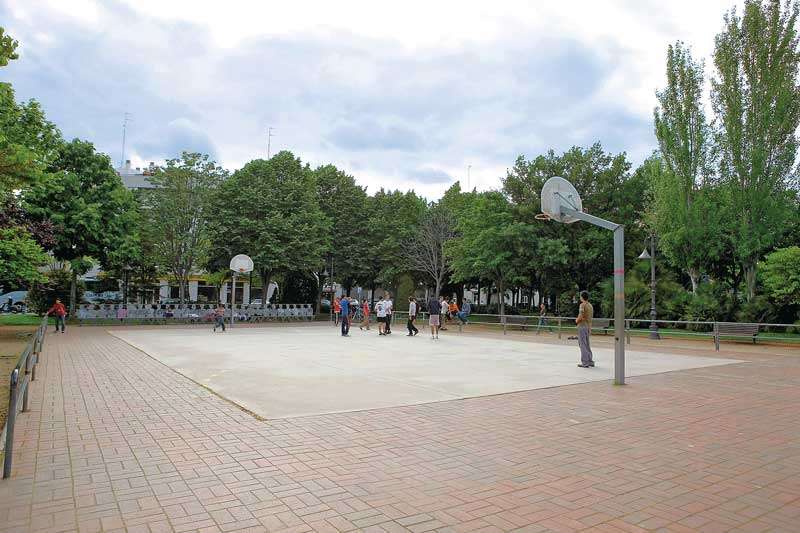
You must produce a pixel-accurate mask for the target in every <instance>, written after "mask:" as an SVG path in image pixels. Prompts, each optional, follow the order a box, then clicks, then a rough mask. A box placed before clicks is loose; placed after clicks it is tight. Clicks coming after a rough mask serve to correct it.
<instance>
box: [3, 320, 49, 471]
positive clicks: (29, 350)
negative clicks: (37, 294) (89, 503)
mask: <svg viewBox="0 0 800 533" xmlns="http://www.w3.org/2000/svg"><path fill="white" fill-rule="evenodd" d="M46 330H47V317H46V316H45V317H43V318H42V321H41V323H40V324H39V327H38V328H37V329H36V333H34V335H33V338H32V339H31V341H30V342H29V343H28V344H27V345H26V346H25V350H24V351H23V352H22V357H20V358H19V361H18V362H17V366H15V367H14V370H13V371H12V372H11V386H10V389H9V394H8V419H7V421H6V449H5V457H4V458H3V479H6V478H8V477H9V476H10V475H11V461H12V459H13V451H14V425H15V423H16V421H17V412H18V411H19V408H20V403H21V404H22V405H21V407H22V412H25V411H27V410H28V393H29V390H28V385H29V384H30V382H31V381H33V380H35V379H36V365H37V364H38V363H39V354H40V353H41V352H42V343H43V342H44V334H45V331H46ZM20 400H22V402H20Z"/></svg>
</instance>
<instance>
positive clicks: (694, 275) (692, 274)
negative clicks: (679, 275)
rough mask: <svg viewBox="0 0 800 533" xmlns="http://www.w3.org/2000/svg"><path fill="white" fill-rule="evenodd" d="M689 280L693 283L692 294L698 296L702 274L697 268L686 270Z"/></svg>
mask: <svg viewBox="0 0 800 533" xmlns="http://www.w3.org/2000/svg"><path fill="white" fill-rule="evenodd" d="M686 273H687V274H689V279H690V280H691V281H692V294H697V284H698V282H699V281H700V272H699V271H698V270H697V269H696V268H688V269H686Z"/></svg>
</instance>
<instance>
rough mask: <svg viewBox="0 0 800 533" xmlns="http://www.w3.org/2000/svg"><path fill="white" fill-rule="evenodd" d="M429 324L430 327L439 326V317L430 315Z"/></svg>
mask: <svg viewBox="0 0 800 533" xmlns="http://www.w3.org/2000/svg"><path fill="white" fill-rule="evenodd" d="M430 323H431V326H438V325H439V315H431V320H430Z"/></svg>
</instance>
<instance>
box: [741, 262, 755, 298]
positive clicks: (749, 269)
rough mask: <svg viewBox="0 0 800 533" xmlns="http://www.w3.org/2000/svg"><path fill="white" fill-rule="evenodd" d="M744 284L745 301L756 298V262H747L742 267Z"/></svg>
mask: <svg viewBox="0 0 800 533" xmlns="http://www.w3.org/2000/svg"><path fill="white" fill-rule="evenodd" d="M744 283H745V287H746V289H747V294H746V297H747V301H748V302H749V301H751V300H752V299H753V298H755V297H756V261H753V260H748V261H747V262H746V263H745V265H744Z"/></svg>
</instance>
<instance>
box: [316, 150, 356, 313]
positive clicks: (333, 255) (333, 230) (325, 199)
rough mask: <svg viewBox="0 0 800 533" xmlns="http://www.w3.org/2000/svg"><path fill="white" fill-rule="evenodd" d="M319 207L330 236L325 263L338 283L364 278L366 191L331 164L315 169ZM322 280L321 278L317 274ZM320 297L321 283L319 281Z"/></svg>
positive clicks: (349, 285) (350, 283) (347, 282)
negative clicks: (331, 268)
mask: <svg viewBox="0 0 800 533" xmlns="http://www.w3.org/2000/svg"><path fill="white" fill-rule="evenodd" d="M314 179H315V182H316V185H317V197H318V201H319V206H320V209H321V210H322V213H323V214H324V216H325V218H326V219H327V225H328V228H329V235H328V238H327V240H326V245H327V246H326V250H325V256H326V258H327V260H326V261H325V265H320V267H321V268H320V269H318V273H317V275H318V277H320V276H319V271H321V270H325V269H326V268H330V265H331V261H332V262H333V268H334V274H335V276H336V279H337V280H338V281H339V282H341V284H342V285H343V286H344V287H345V288H346V289H349V288H350V287H352V286H353V284H354V283H356V282H357V280H361V279H364V277H366V275H367V272H368V269H367V267H366V265H365V264H364V261H363V252H364V247H365V246H367V245H368V244H367V243H368V242H369V236H370V235H369V227H368V224H367V215H368V214H367V192H366V190H365V189H364V188H363V187H360V186H359V185H357V184H356V181H355V178H353V176H350V175H348V174H346V173H345V172H342V171H341V170H339V169H337V168H336V167H335V166H333V165H325V166H322V167H319V168H317V169H316V170H314ZM320 279H321V277H320ZM319 285H320V286H319V291H320V294H318V299H317V302H319V296H321V291H322V284H321V283H320V284H319Z"/></svg>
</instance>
